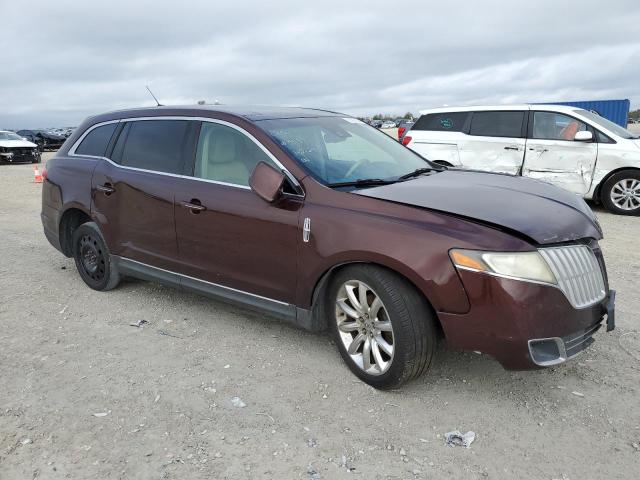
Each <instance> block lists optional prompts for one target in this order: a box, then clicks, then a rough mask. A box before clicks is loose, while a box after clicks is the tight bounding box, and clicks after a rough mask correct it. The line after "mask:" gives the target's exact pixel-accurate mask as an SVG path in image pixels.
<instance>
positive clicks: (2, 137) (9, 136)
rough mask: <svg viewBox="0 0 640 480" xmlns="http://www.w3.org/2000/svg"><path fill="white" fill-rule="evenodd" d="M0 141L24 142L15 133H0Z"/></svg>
mask: <svg viewBox="0 0 640 480" xmlns="http://www.w3.org/2000/svg"><path fill="white" fill-rule="evenodd" d="M0 140H22V137H21V136H20V135H18V134H15V133H13V132H0Z"/></svg>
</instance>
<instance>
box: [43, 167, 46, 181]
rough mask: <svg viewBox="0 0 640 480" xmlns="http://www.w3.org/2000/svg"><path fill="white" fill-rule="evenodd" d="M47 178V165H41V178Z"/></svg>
mask: <svg viewBox="0 0 640 480" xmlns="http://www.w3.org/2000/svg"><path fill="white" fill-rule="evenodd" d="M46 179H47V167H46V166H43V167H42V180H46Z"/></svg>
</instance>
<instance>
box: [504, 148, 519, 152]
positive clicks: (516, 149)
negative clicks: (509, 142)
mask: <svg viewBox="0 0 640 480" xmlns="http://www.w3.org/2000/svg"><path fill="white" fill-rule="evenodd" d="M504 149H505V150H515V151H516V152H517V151H518V150H520V148H519V147H504Z"/></svg>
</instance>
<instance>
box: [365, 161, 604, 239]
mask: <svg viewBox="0 0 640 480" xmlns="http://www.w3.org/2000/svg"><path fill="white" fill-rule="evenodd" d="M354 193H356V194H359V195H364V196H367V197H373V198H378V199H380V200H387V201H391V202H396V203H402V204H405V205H411V206H416V207H421V208H427V209H429V210H436V211H440V212H445V213H448V214H453V215H456V216H461V217H465V218H468V219H470V220H475V221H481V222H484V223H488V224H491V225H494V226H498V227H503V228H505V229H508V230H511V231H516V232H519V233H521V234H523V235H525V236H527V237H529V238H530V239H533V240H534V241H535V242H536V243H538V244H549V243H558V242H566V241H571V240H578V239H581V238H587V237H591V238H596V239H600V238H602V231H601V229H600V226H599V225H598V221H597V220H596V217H595V215H594V214H593V212H592V211H591V209H590V208H589V206H588V205H587V204H586V203H585V201H584V200H583V199H582V198H580V197H578V196H577V195H574V194H572V193H569V192H567V191H565V190H562V189H560V188H558V187H555V186H553V185H551V184H548V183H544V182H541V181H538V180H532V179H529V178H522V177H514V176H511V175H503V174H495V173H487V172H475V171H468V170H445V171H443V172H440V173H433V174H431V175H426V176H421V177H418V178H415V179H413V180H410V181H406V182H399V183H393V184H390V185H383V186H379V187H373V188H367V189H361V190H355V191H354Z"/></svg>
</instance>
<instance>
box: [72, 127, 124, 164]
mask: <svg viewBox="0 0 640 480" xmlns="http://www.w3.org/2000/svg"><path fill="white" fill-rule="evenodd" d="M117 126H118V124H117V123H109V124H108V125H102V126H101V127H96V128H94V129H93V130H91V131H90V132H89V133H88V134H87V136H86V137H84V140H82V142H81V143H80V145H78V148H76V151H75V153H77V154H78V155H91V156H93V157H104V155H105V153H106V152H107V146H108V145H109V141H110V140H111V137H112V135H113V132H115V130H116V127H117Z"/></svg>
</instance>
